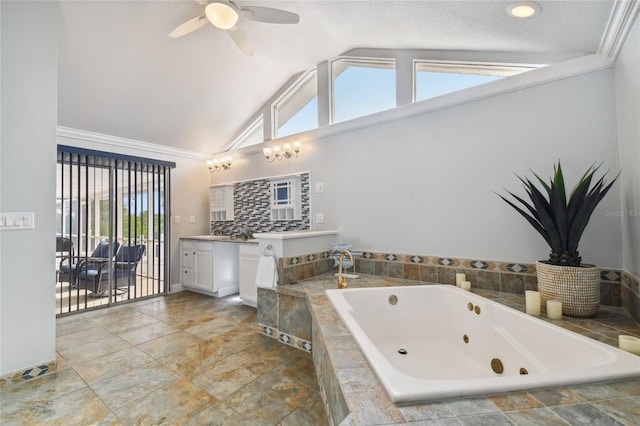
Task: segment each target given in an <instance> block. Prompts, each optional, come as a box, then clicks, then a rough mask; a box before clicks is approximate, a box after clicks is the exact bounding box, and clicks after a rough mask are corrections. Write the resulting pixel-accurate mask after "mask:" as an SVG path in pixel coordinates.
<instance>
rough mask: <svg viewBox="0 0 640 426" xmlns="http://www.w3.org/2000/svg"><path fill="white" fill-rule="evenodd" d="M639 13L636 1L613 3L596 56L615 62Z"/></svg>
mask: <svg viewBox="0 0 640 426" xmlns="http://www.w3.org/2000/svg"><path fill="white" fill-rule="evenodd" d="M638 11H640V2H639V1H638V0H618V1H616V2H615V3H614V5H613V9H612V10H611V16H609V22H607V28H606V29H605V31H604V34H603V35H602V39H601V40H600V47H598V55H602V56H605V57H607V58H609V59H611V60H612V61H615V60H616V57H617V56H618V53H620V49H622V45H623V44H624V40H625V39H626V38H627V34H629V31H631V27H632V25H633V22H634V21H635V19H636V17H637V16H638Z"/></svg>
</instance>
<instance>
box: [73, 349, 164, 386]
mask: <svg viewBox="0 0 640 426" xmlns="http://www.w3.org/2000/svg"><path fill="white" fill-rule="evenodd" d="M151 361H153V358H151V357H150V356H149V355H147V354H146V353H144V352H142V351H141V350H139V349H137V348H134V347H133V346H131V347H128V348H125V349H122V350H120V351H118V352H114V353H111V354H108V355H105V356H102V357H100V358H96V359H92V360H90V361H86V362H83V363H81V364H77V365H74V366H73V369H74V370H76V372H77V373H78V374H79V375H80V377H82V378H83V379H84V381H85V382H87V383H88V384H90V385H91V384H93V383H96V382H99V381H100V380H104V379H107V378H109V377H112V376H116V375H118V374H122V372H123V371H126V370H130V369H133V368H140V367H142V366H144V365H145V364H148V363H149V362H151Z"/></svg>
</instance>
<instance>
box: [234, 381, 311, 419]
mask: <svg viewBox="0 0 640 426" xmlns="http://www.w3.org/2000/svg"><path fill="white" fill-rule="evenodd" d="M312 400H313V391H312V390H311V389H309V388H308V387H306V386H305V385H303V384H301V383H298V382H296V381H294V380H291V379H290V378H288V377H285V376H282V375H280V374H277V373H274V372H269V373H267V374H264V375H263V376H261V377H259V378H258V379H256V380H254V381H252V382H251V383H249V384H247V385H245V386H243V387H241V388H240V389H238V390H237V391H235V392H234V393H232V394H231V395H229V396H228V397H227V398H225V399H224V400H223V402H224V403H225V404H227V405H228V406H230V407H231V408H233V409H234V410H236V411H238V412H239V413H243V414H244V415H245V416H247V417H248V418H249V419H250V420H252V421H255V422H258V423H261V424H269V423H270V424H275V423H278V422H280V421H282V420H283V419H284V418H285V417H287V415H289V413H291V412H292V411H293V410H295V409H296V408H298V407H301V406H304V405H306V404H308V403H309V402H311V401H312Z"/></svg>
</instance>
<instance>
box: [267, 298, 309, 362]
mask: <svg viewBox="0 0 640 426" xmlns="http://www.w3.org/2000/svg"><path fill="white" fill-rule="evenodd" d="M257 308H258V309H257V310H258V317H257V322H258V331H259V332H260V333H262V334H264V335H266V336H269V337H273V338H274V339H277V340H279V341H280V342H282V343H284V344H286V345H289V346H293V347H295V348H297V349H300V350H303V351H305V352H311V314H310V312H309V307H308V306H307V301H306V299H305V296H304V293H303V292H300V291H297V290H295V289H290V288H289V286H281V287H277V288H260V287H258V307H257Z"/></svg>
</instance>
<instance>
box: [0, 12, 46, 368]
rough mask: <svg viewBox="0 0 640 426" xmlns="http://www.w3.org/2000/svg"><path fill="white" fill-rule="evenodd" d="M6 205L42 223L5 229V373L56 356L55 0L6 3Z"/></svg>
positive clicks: (0, 319) (0, 360)
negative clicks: (30, 228)
mask: <svg viewBox="0 0 640 426" xmlns="http://www.w3.org/2000/svg"><path fill="white" fill-rule="evenodd" d="M0 7H1V8H2V29H1V31H2V72H1V76H2V136H1V139H2V144H1V145H0V163H1V167H0V210H2V211H3V212H33V213H35V229H34V230H25V231H2V232H0V375H4V374H8V373H12V372H15V371H18V370H20V369H23V368H26V367H33V366H36V365H38V364H40V363H46V362H50V361H54V360H55V285H54V284H55V262H54V258H55V214H54V213H55V186H54V185H55V176H56V172H55V163H56V140H55V136H56V121H57V59H56V48H57V46H56V45H57V42H56V25H57V16H56V14H57V4H56V3H55V2H4V1H3V2H2V4H1V6H0Z"/></svg>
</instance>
